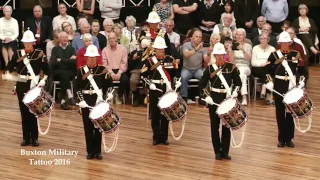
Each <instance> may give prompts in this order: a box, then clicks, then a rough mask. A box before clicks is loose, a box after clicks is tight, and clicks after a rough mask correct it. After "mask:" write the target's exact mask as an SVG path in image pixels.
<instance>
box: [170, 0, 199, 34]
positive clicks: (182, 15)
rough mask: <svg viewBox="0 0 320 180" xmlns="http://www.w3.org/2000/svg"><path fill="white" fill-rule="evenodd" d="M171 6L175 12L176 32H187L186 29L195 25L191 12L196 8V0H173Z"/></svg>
mask: <svg viewBox="0 0 320 180" xmlns="http://www.w3.org/2000/svg"><path fill="white" fill-rule="evenodd" d="M172 8H173V12H174V13H175V15H174V17H175V18H174V22H175V24H176V26H175V27H176V32H178V33H180V34H187V32H188V30H190V29H192V28H193V27H195V22H194V20H193V12H195V11H196V10H197V8H198V4H197V3H196V0H173V2H172Z"/></svg>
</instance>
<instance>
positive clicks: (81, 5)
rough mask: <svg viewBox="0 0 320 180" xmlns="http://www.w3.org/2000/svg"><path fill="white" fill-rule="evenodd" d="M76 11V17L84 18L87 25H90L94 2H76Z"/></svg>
mask: <svg viewBox="0 0 320 180" xmlns="http://www.w3.org/2000/svg"><path fill="white" fill-rule="evenodd" d="M76 3H77V9H78V11H79V14H78V17H77V19H79V18H86V19H87V20H88V23H89V24H91V23H92V21H93V14H94V9H95V4H96V1H95V0H77V1H76Z"/></svg>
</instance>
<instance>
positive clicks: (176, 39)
mask: <svg viewBox="0 0 320 180" xmlns="http://www.w3.org/2000/svg"><path fill="white" fill-rule="evenodd" d="M173 28H174V21H173V20H172V19H168V21H167V22H166V32H167V34H168V37H169V39H170V42H171V43H173V44H174V46H175V47H176V48H177V47H179V46H180V35H179V34H178V33H176V32H174V31H173Z"/></svg>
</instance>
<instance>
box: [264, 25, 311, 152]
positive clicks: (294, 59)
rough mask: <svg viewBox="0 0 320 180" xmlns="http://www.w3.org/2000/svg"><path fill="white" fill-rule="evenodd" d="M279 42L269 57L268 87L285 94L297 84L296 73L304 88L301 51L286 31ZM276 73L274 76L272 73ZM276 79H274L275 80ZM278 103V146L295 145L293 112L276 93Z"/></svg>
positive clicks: (300, 84) (280, 36)
mask: <svg viewBox="0 0 320 180" xmlns="http://www.w3.org/2000/svg"><path fill="white" fill-rule="evenodd" d="M278 43H279V44H280V48H279V49H278V50H277V51H275V52H273V53H271V54H270V56H269V58H268V62H269V65H268V69H269V73H268V74H267V75H266V80H265V82H266V83H267V84H266V87H267V88H268V89H270V90H271V89H274V90H275V91H277V92H278V93H280V94H285V93H287V92H288V90H289V89H292V88H293V87H295V86H296V82H297V81H296V77H295V75H296V74H299V75H300V80H299V84H298V85H297V87H298V88H303V87H304V85H305V83H304V74H305V70H304V67H303V66H301V64H300V61H301V60H302V59H301V57H300V53H299V52H298V51H295V50H293V49H291V47H290V45H291V43H292V40H291V38H290V34H289V33H288V32H286V31H284V32H282V33H280V35H279V40H278ZM273 74H274V77H273V78H272V77H271V75H273ZM273 79H274V80H273ZM274 99H275V105H276V118H277V125H278V142H279V143H278V147H284V146H285V145H287V146H288V147H292V148H293V147H294V144H293V142H292V139H293V138H294V129H295V126H294V122H293V117H292V114H290V113H288V112H287V111H286V106H285V105H284V103H283V96H280V95H278V94H277V93H275V94H274Z"/></svg>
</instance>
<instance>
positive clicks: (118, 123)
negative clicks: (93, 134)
mask: <svg viewBox="0 0 320 180" xmlns="http://www.w3.org/2000/svg"><path fill="white" fill-rule="evenodd" d="M110 107H111V106H110ZM111 109H112V111H111ZM109 112H110V114H111V112H116V114H117V111H116V110H114V109H113V108H110V110H109ZM117 116H118V115H117ZM104 117H105V116H104ZM101 118H102V117H100V118H98V119H101ZM118 118H119V121H118V122H117V124H116V125H115V126H114V127H113V128H112V129H110V130H108V131H105V130H103V128H102V127H101V126H100V124H99V123H98V119H91V121H92V123H93V124H95V125H96V126H97V127H98V128H97V129H99V131H100V132H101V133H102V132H105V133H106V134H109V133H112V132H113V131H115V130H117V129H118V127H119V126H120V124H121V118H120V117H119V116H118Z"/></svg>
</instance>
